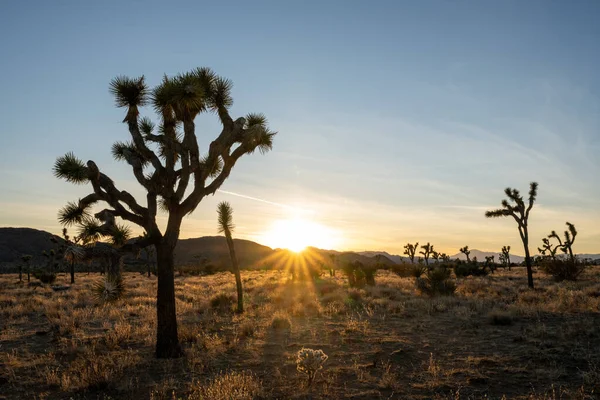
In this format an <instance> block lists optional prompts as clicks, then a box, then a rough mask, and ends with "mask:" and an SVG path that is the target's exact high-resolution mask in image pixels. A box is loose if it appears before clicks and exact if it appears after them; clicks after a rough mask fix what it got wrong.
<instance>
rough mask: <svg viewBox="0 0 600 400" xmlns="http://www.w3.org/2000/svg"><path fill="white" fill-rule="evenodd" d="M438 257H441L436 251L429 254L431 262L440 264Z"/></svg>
mask: <svg viewBox="0 0 600 400" xmlns="http://www.w3.org/2000/svg"><path fill="white" fill-rule="evenodd" d="M431 247H433V246H431ZM440 256H441V254H440V253H438V252H437V251H435V250H433V251H432V252H431V258H432V259H433V260H435V262H436V263H438V262H440Z"/></svg>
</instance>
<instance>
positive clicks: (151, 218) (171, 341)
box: [54, 68, 275, 358]
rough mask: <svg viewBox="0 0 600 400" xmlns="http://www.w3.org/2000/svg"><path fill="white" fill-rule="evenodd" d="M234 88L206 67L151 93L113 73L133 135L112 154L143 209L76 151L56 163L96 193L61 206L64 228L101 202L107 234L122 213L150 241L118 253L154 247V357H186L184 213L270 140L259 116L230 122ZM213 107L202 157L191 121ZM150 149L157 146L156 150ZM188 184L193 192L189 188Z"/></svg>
mask: <svg viewBox="0 0 600 400" xmlns="http://www.w3.org/2000/svg"><path fill="white" fill-rule="evenodd" d="M231 89H232V84H231V81H229V80H227V79H224V78H222V77H219V76H217V75H216V74H215V73H214V72H213V71H211V70H210V69H208V68H198V69H195V70H193V71H191V72H188V73H184V74H179V75H177V76H175V77H167V76H165V77H164V78H163V80H162V82H161V83H160V84H159V85H158V86H156V87H155V88H154V89H152V90H151V89H150V88H149V87H148V86H147V85H146V83H145V80H144V77H140V78H128V77H117V78H115V79H113V81H112V82H111V83H110V91H111V93H112V94H113V95H114V97H115V99H116V105H117V107H125V108H126V109H127V113H126V116H125V119H124V120H123V122H124V123H126V124H127V127H128V130H129V134H130V135H131V139H132V141H129V142H117V143H115V144H114V145H113V147H112V154H113V156H114V158H115V159H117V160H123V161H126V162H127V163H128V164H129V165H130V166H131V168H132V169H133V174H134V176H135V178H136V180H137V181H138V182H139V183H140V184H141V185H142V187H143V188H144V189H145V191H146V192H147V195H146V201H147V204H146V206H142V205H141V204H140V203H138V201H137V200H136V199H135V198H134V197H133V196H132V195H131V194H130V193H128V192H126V191H123V190H119V189H117V187H116V185H115V183H114V181H113V180H112V179H110V178H109V177H108V176H107V175H105V174H103V173H102V172H101V171H100V169H99V168H98V166H97V165H96V163H94V162H93V161H91V160H90V161H88V162H87V164H84V163H83V161H81V160H80V159H78V158H77V157H76V156H75V155H74V154H73V153H67V154H66V155H65V156H63V157H59V158H58V159H57V160H56V163H55V165H54V174H55V175H56V176H57V177H58V178H62V179H65V180H66V181H68V182H71V183H75V184H84V183H91V185H92V187H93V190H94V191H93V193H92V194H90V195H88V196H85V197H84V198H82V199H80V200H79V201H78V202H72V203H68V204H67V205H66V206H65V207H64V208H63V209H62V210H61V212H60V219H61V222H62V223H63V224H64V225H66V226H68V225H71V224H74V223H82V222H84V223H85V222H89V220H91V219H92V217H91V216H90V207H91V206H92V205H93V204H95V203H98V202H103V203H106V204H108V206H109V208H107V209H105V210H103V211H101V212H99V213H96V214H95V215H94V218H95V219H96V220H97V221H100V222H102V224H101V225H100V226H99V233H101V234H102V235H103V236H108V237H111V236H113V235H115V233H116V232H115V227H116V226H117V224H116V221H117V218H120V219H122V220H126V221H128V222H130V223H133V224H136V225H139V226H140V227H142V228H143V229H144V230H145V231H146V232H148V237H147V238H139V239H137V240H135V243H130V244H129V246H128V245H125V246H123V248H121V251H123V252H125V251H128V250H133V249H134V248H136V249H139V248H145V247H147V246H149V245H152V244H153V245H155V246H156V253H157V261H158V262H157V269H158V285H157V301H156V313H157V320H156V321H157V324H156V356H157V357H159V358H170V357H178V356H180V355H182V354H183V352H182V349H181V346H180V344H179V339H178V337H177V313H176V309H175V283H174V261H173V260H174V249H175V245H176V244H177V240H178V238H179V232H180V228H181V223H182V221H183V218H184V217H185V216H186V215H189V214H190V213H192V212H193V211H194V210H195V209H196V208H197V207H198V204H199V203H200V202H201V201H202V199H204V198H205V197H206V196H208V195H210V194H214V193H215V192H216V191H217V189H219V188H220V187H221V185H222V184H223V183H224V182H225V180H226V179H227V178H228V177H229V175H230V173H231V170H232V168H233V167H234V165H235V164H236V162H237V161H238V160H239V158H240V157H242V156H243V155H245V154H251V153H253V152H254V151H255V150H259V151H260V152H261V153H265V152H267V151H269V150H270V149H271V148H272V145H273V137H274V136H275V132H272V131H271V130H269V128H268V126H267V119H266V117H265V116H264V115H262V114H248V115H247V116H246V117H245V118H238V119H235V120H234V119H233V118H232V117H231V115H230V112H229V109H230V107H231V105H232V104H233V98H232V97H231ZM148 103H151V104H152V105H153V107H154V109H155V111H156V113H157V114H158V119H159V121H160V126H159V129H158V131H156V130H155V129H154V128H155V127H154V123H153V122H152V121H151V120H150V119H148V118H140V112H139V108H140V107H142V106H144V105H146V104H148ZM211 111H212V112H214V113H215V114H216V115H218V117H219V120H220V122H221V124H222V131H221V133H220V134H219V135H218V136H217V138H216V139H214V140H213V141H212V142H211V144H210V145H209V146H208V152H207V154H206V155H205V156H202V155H201V153H200V148H199V146H198V141H197V138H196V129H195V122H194V121H195V119H196V117H197V116H198V115H200V114H201V113H204V112H211ZM180 127H183V132H182V133H180V132H178V130H179V128H180ZM154 147H156V148H157V149H158V150H157V151H153V150H152V149H153V148H154ZM190 183H192V184H193V189H191V190H188V186H189V184H190ZM159 208H160V209H161V210H164V211H165V212H166V213H167V214H168V216H167V218H166V219H167V223H166V228H165V229H164V232H161V230H160V228H159V226H158V224H157V220H156V216H157V211H158V209H159Z"/></svg>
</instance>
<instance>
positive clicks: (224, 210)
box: [217, 201, 244, 313]
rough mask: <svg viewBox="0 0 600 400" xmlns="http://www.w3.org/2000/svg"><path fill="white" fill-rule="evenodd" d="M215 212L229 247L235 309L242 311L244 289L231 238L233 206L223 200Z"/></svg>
mask: <svg viewBox="0 0 600 400" xmlns="http://www.w3.org/2000/svg"><path fill="white" fill-rule="evenodd" d="M217 214H218V215H219V233H224V234H225V239H226V240H227V247H228V248H229V257H231V267H232V268H233V273H234V274H235V286H236V287H237V300H238V305H237V311H238V312H239V313H243V312H244V289H243V288H242V276H241V275H240V266H239V264H238V259H237V256H236V255H235V246H234V245H233V238H232V237H231V232H233V228H235V225H234V224H233V208H231V206H230V205H229V203H228V202H226V201H223V202H221V203H219V205H218V206H217Z"/></svg>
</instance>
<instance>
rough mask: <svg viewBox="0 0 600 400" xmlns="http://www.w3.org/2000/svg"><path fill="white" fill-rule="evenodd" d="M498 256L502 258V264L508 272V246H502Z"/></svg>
mask: <svg viewBox="0 0 600 400" xmlns="http://www.w3.org/2000/svg"><path fill="white" fill-rule="evenodd" d="M500 256H501V257H502V261H501V262H502V263H503V264H504V265H505V266H508V270H509V271H510V246H502V251H501V254H500Z"/></svg>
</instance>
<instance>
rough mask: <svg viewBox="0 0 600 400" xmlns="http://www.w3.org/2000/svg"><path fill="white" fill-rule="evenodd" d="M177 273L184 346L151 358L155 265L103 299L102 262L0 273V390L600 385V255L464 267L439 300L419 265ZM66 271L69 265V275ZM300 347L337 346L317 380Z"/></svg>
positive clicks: (414, 393)
mask: <svg viewBox="0 0 600 400" xmlns="http://www.w3.org/2000/svg"><path fill="white" fill-rule="evenodd" d="M242 276H243V279H244V285H245V301H246V312H245V313H244V314H243V315H238V314H235V313H233V312H231V311H232V307H233V304H234V300H235V282H234V279H233V276H232V275H231V274H229V273H222V274H216V275H213V276H209V277H178V278H176V298H177V312H178V318H179V321H180V329H179V331H180V339H181V341H182V343H183V346H184V348H185V350H186V357H184V358H182V359H178V360H156V359H154V358H153V342H154V334H155V328H156V320H155V318H156V315H155V309H154V306H155V293H156V280H155V279H156V278H155V277H152V278H146V277H144V276H141V275H139V274H127V275H126V276H125V280H124V282H125V286H126V295H125V297H124V299H122V300H118V301H117V302H116V303H112V304H107V305H101V304H97V303H96V302H94V300H93V294H92V287H93V283H94V282H95V281H96V280H98V279H99V277H98V276H97V275H90V276H88V275H83V274H82V275H80V276H78V279H77V284H76V285H75V286H73V287H72V288H71V289H70V290H68V291H64V292H53V291H52V290H51V289H49V288H48V287H45V286H43V287H36V286H33V285H32V286H28V285H27V284H19V283H17V278H16V275H2V276H0V287H2V291H1V292H0V398H6V399H29V398H31V399H70V398H73V399H111V398H112V399H121V398H132V399H133V398H135V399H150V398H152V399H169V400H172V399H174V398H175V399H179V398H181V399H186V398H189V399H204V398H206V399H221V398H222V399H252V398H295V399H308V398H331V399H337V398H349V397H352V398H361V399H378V398H381V399H406V398H410V399H450V398H451V399H480V398H486V396H487V398H490V399H501V398H503V396H505V397H504V398H506V399H513V398H516V399H571V398H575V399H593V398H598V394H599V393H600V354H599V353H598V348H600V330H599V329H598V327H599V326H600V314H599V312H600V295H599V293H600V268H598V267H594V268H592V269H590V270H589V271H587V272H586V273H585V274H584V275H583V276H582V277H581V280H580V281H578V282H560V283H557V282H554V281H553V280H552V279H551V278H549V277H547V276H545V275H543V274H536V284H537V288H536V290H535V291H530V290H528V289H527V288H526V278H525V271H524V270H522V269H518V268H515V269H514V270H513V271H512V272H508V271H498V272H496V273H495V274H493V275H490V276H487V277H468V278H464V279H460V280H459V281H458V288H457V292H456V294H455V295H454V296H451V297H436V298H428V297H424V296H421V295H419V294H418V293H417V291H416V290H415V285H414V278H408V277H407V278H401V277H399V276H397V275H395V274H392V273H388V272H386V271H379V273H378V274H377V285H376V286H373V287H365V288H363V289H349V288H348V286H347V282H346V281H345V278H343V277H341V276H337V277H329V276H327V277H323V280H320V281H317V282H314V283H313V282H295V283H294V282H290V281H289V277H288V276H286V275H284V274H282V273H280V272H246V271H244V272H243V273H242ZM66 281H67V277H65V276H59V277H58V279H57V282H58V283H63V282H66ZM303 347H310V348H319V349H323V351H324V352H325V353H326V354H327V355H328V356H329V359H328V360H327V364H326V366H325V368H324V369H323V370H322V371H321V373H320V374H319V375H318V376H317V378H316V379H315V381H314V383H313V384H312V385H310V387H309V386H307V385H306V384H305V381H306V378H305V377H303V376H301V374H300V373H298V371H297V370H296V365H295V356H296V353H297V352H298V350H300V349H301V348H303Z"/></svg>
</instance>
